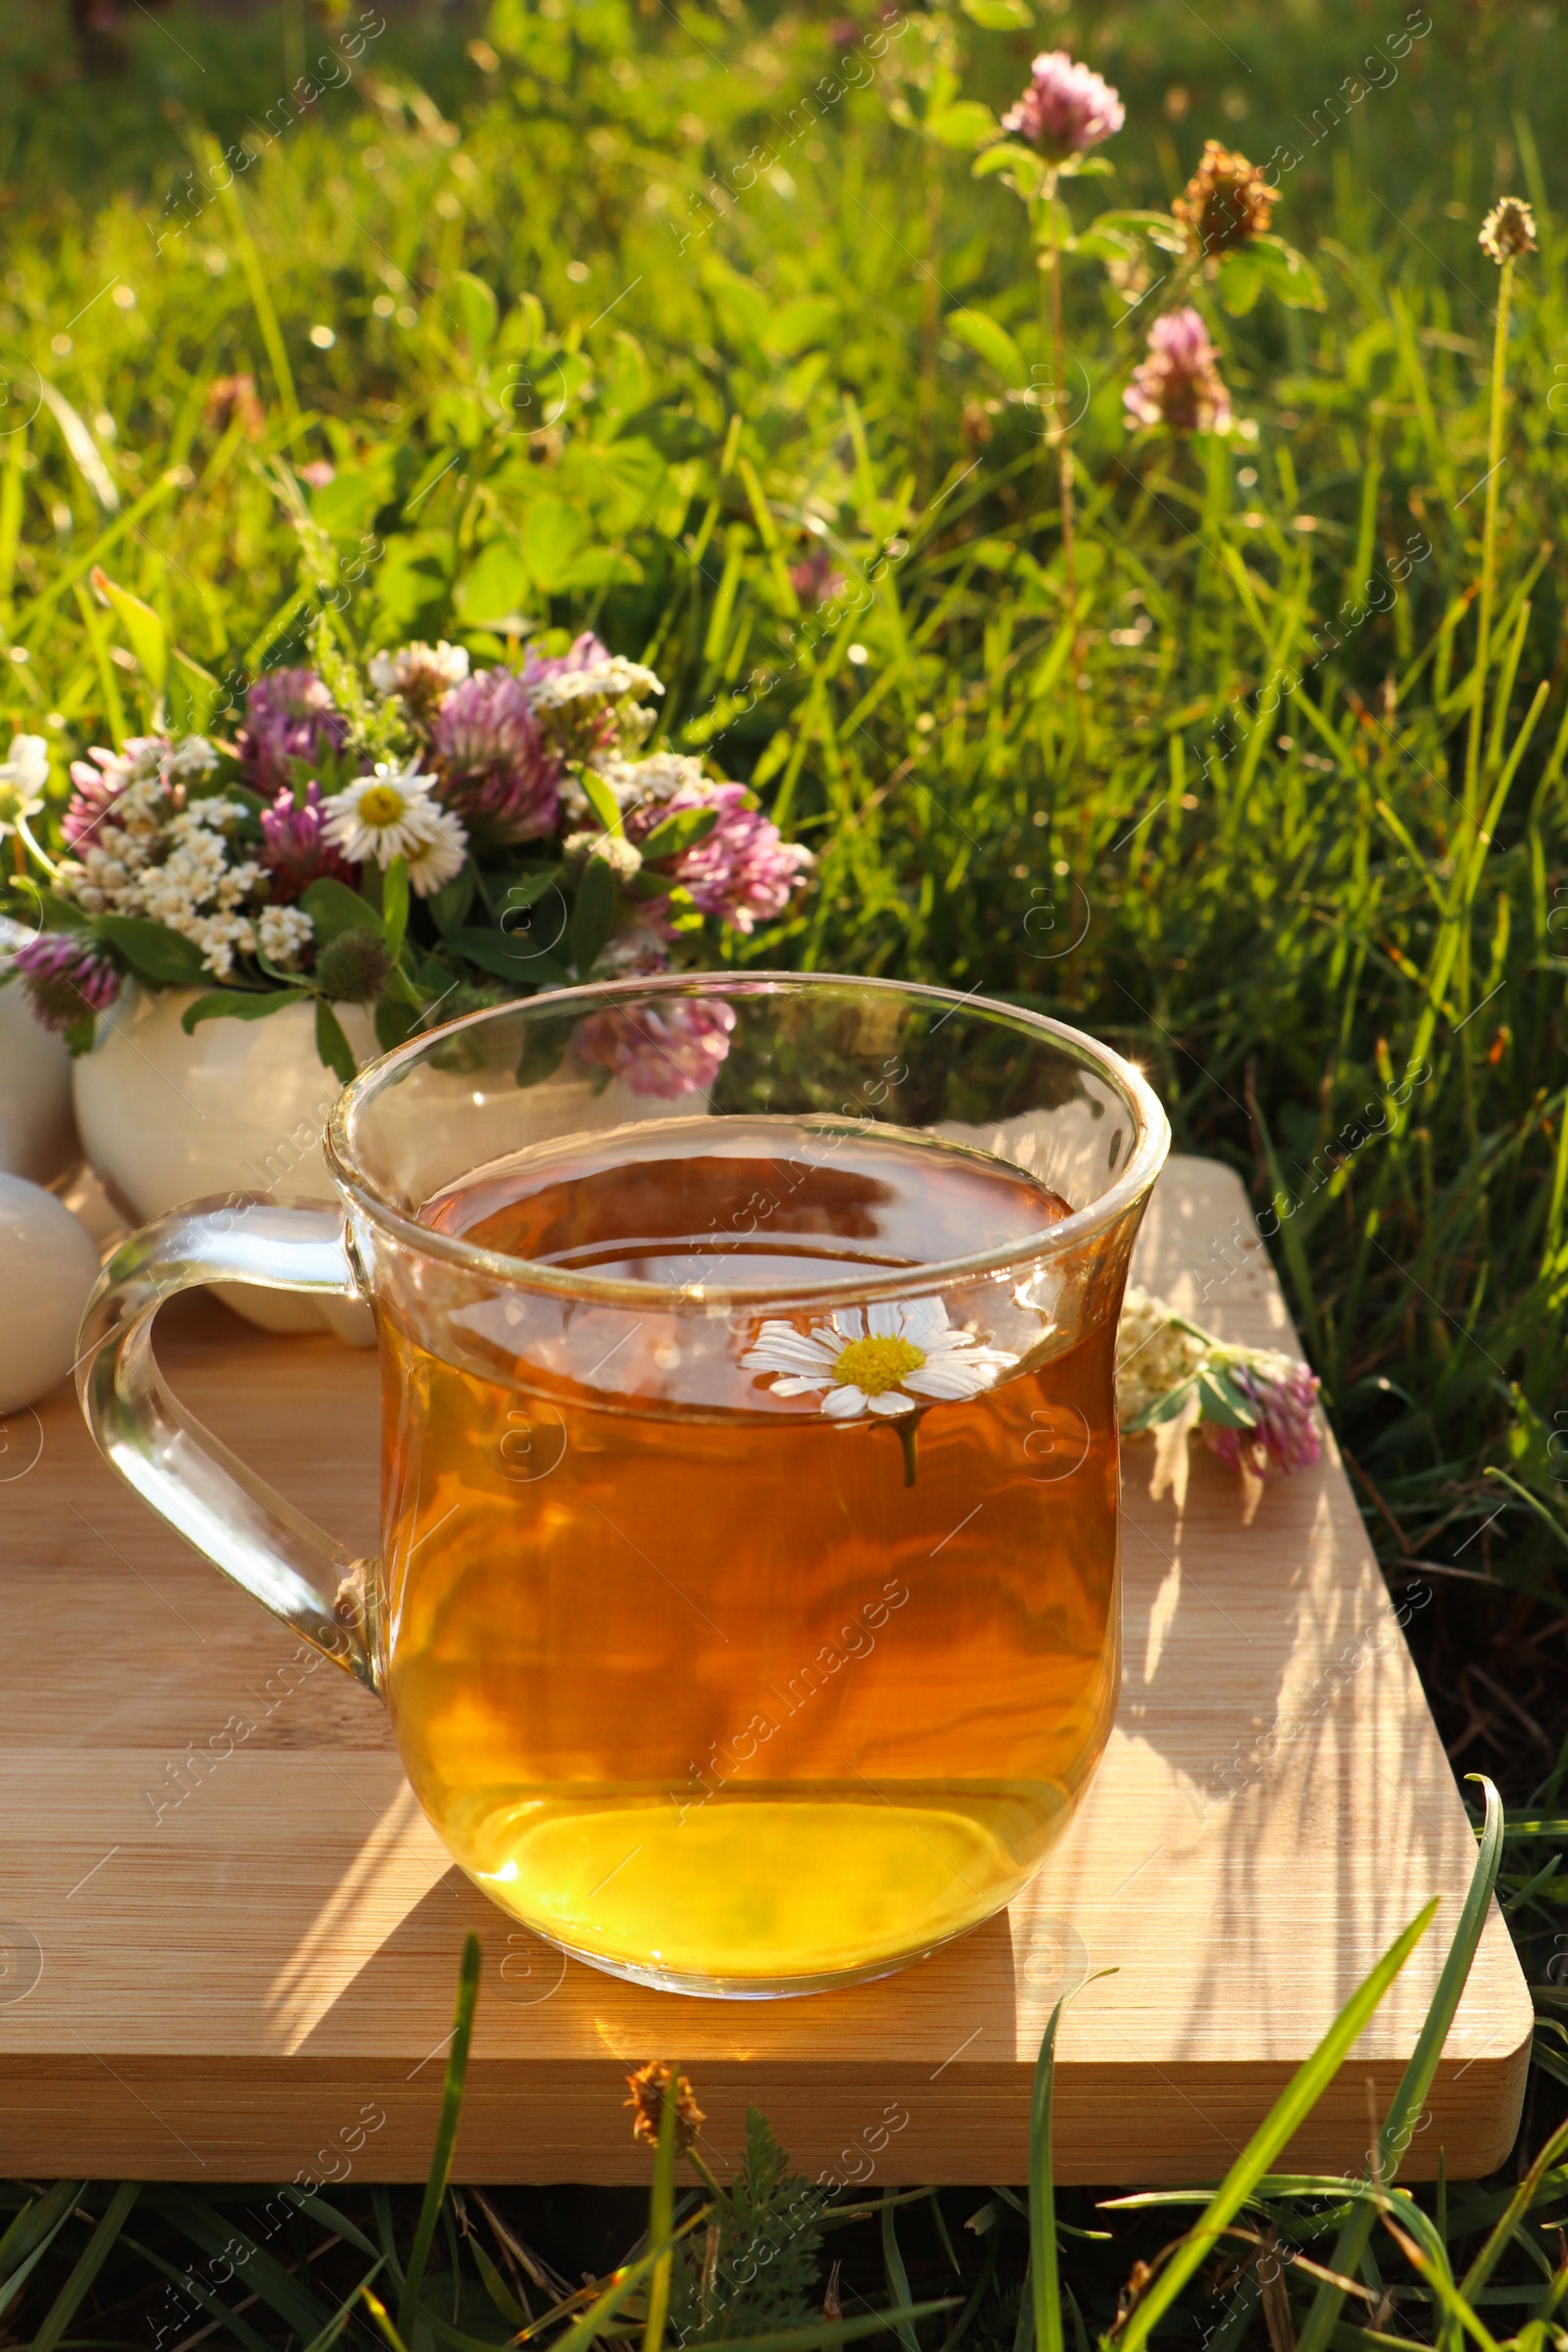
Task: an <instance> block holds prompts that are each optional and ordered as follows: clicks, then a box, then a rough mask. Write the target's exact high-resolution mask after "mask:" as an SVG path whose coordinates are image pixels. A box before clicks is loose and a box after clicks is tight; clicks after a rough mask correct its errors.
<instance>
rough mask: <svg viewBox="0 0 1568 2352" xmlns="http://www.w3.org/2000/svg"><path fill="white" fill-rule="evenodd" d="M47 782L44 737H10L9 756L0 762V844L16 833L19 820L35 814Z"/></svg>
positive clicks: (46, 756) (47, 755)
mask: <svg viewBox="0 0 1568 2352" xmlns="http://www.w3.org/2000/svg"><path fill="white" fill-rule="evenodd" d="M48 781H49V744H48V739H47V737H45V736H42V735H13V736H12V738H11V750H10V752H9V754H8V755H7V757H6V758H5V759H4V760H0V841H4V840H5V838H6V835H7V834H8V833H14V832H15V831H16V829H17V824H18V821H19V820H20V819H21V818H23V817H27V816H36V815H37V813H38V811H39V809H41V808H42V807H43V791H44V786H45V785H46V784H47V783H48Z"/></svg>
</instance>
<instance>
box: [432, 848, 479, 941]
mask: <svg viewBox="0 0 1568 2352" xmlns="http://www.w3.org/2000/svg"><path fill="white" fill-rule="evenodd" d="M473 887H474V885H473V867H472V866H471V865H467V864H465V866H464V867H463V869H462V871H461V872H460V873H456V874H454V875H453V877H452V879H451V881H450V882H443V883H442V885H441V888H440V889H439V890H433V891H432V892H431V893H430V896H429V897H428V898H427V899H426V900H425V902H424V903H425V905H426V907H429V909H430V915H431V919H432V921H433V922H434V924H435V927H436V929H437V930H438V931H439V932H441V933H442V934H443V935H445V934H446V933H447V932H449V931H455V930H456V929H457V928H458V925H459V924H460V923H462V922H465V921H466V919H467V913H468V908H469V907H471V906H472V905H473Z"/></svg>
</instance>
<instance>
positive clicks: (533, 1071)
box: [516, 1012, 577, 1086]
mask: <svg viewBox="0 0 1568 2352" xmlns="http://www.w3.org/2000/svg"><path fill="white" fill-rule="evenodd" d="M576 1027H577V1023H576V1019H575V1017H574V1016H573V1015H572V1014H571V1013H559V1012H558V1013H540V1014H539V1015H538V1016H537V1018H533V1019H529V1020H526V1021H524V1022H522V1023H521V1028H522V1051H521V1053H520V1054H518V1055H517V1069H516V1080H517V1084H518V1085H519V1086H541V1085H543V1083H544V1081H545V1080H546V1079H547V1078H553V1077H554V1076H555V1074H556V1072H557V1070H559V1069H560V1067H561V1065H562V1063H563V1062H564V1059H565V1057H566V1048H567V1047H568V1046H569V1045H570V1043H571V1041H572V1037H573V1035H574V1033H575V1031H576Z"/></svg>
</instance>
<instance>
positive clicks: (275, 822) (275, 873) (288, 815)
mask: <svg viewBox="0 0 1568 2352" xmlns="http://www.w3.org/2000/svg"><path fill="white" fill-rule="evenodd" d="M323 821H324V820H323V815H322V809H321V787H320V786H319V784H318V783H316V782H315V780H314V779H313V780H312V781H311V782H310V783H309V784H307V786H306V787H305V799H304V801H303V802H301V803H297V802H296V801H295V798H294V795H293V792H292V791H291V790H290V788H289V787H288V785H286V784H285V785H284V786H283V788H282V790H281V791H280V792H279V793H278V796H277V798H276V800H275V801H274V802H273V803H272V806H271V807H270V809H263V810H262V839H263V842H264V844H265V847H264V848H263V851H262V864H263V865H264V866H265V867H266V869H267V871H268V872H269V874H270V876H271V878H272V898H273V900H274V902H286V901H288V900H289V899H297V898H300V897H302V896H303V894H304V893H305V892H306V891H307V890H308V889H309V888H310V886H311V884H312V883H313V882H318V881H319V880H320V878H321V876H322V875H323V874H328V875H330V876H331V877H332V879H333V880H334V881H338V882H348V883H353V882H354V881H355V880H356V879H357V878H358V873H359V869H358V867H357V866H354V865H351V864H350V862H349V860H348V859H347V858H345V857H344V856H343V855H342V853H341V851H339V850H338V849H336V848H335V847H334V846H333V844H332V843H331V842H329V841H328V840H327V839H326V836H325V833H324V831H323V829H322V828H323Z"/></svg>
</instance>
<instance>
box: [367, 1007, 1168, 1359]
mask: <svg viewBox="0 0 1568 2352" xmlns="http://www.w3.org/2000/svg"><path fill="white" fill-rule="evenodd" d="M780 988H790V989H796V990H801V991H806V992H809V991H811V990H814V989H828V988H855V989H869V990H873V991H875V992H876V993H877V994H879V995H887V996H896V997H904V998H914V999H917V1000H919V1001H922V1002H924V1003H927V1004H933V1005H946V1006H947V1007H948V1008H949V1010H950V1011H956V1010H957V1009H958V1008H959V1007H960V1006H961V1007H962V1008H963V1009H965V1010H967V1011H973V1012H984V1013H990V1014H993V1015H1000V1016H1001V1018H1002V1019H1004V1020H1005V1021H1008V1022H1011V1023H1013V1024H1015V1025H1017V1026H1020V1027H1022V1028H1025V1029H1032V1030H1034V1031H1036V1032H1037V1033H1038V1034H1039V1035H1041V1036H1042V1037H1046V1038H1049V1039H1051V1040H1052V1042H1053V1043H1054V1044H1059V1045H1063V1046H1065V1047H1067V1048H1068V1049H1069V1050H1070V1051H1071V1052H1072V1054H1075V1055H1078V1056H1081V1057H1082V1058H1084V1059H1086V1060H1088V1061H1089V1062H1091V1063H1092V1064H1094V1065H1095V1066H1096V1067H1097V1068H1099V1069H1100V1070H1101V1071H1102V1072H1103V1074H1104V1075H1105V1076H1106V1077H1107V1078H1108V1079H1109V1080H1110V1081H1111V1083H1112V1084H1113V1085H1115V1086H1117V1087H1119V1088H1120V1090H1121V1092H1122V1094H1123V1096H1124V1098H1125V1100H1126V1101H1127V1103H1128V1105H1129V1107H1130V1109H1131V1110H1132V1112H1133V1115H1134V1117H1135V1118H1136V1120H1137V1122H1138V1127H1139V1134H1138V1140H1137V1142H1136V1144H1135V1146H1134V1148H1133V1151H1132V1153H1131V1155H1130V1157H1129V1158H1128V1161H1127V1164H1126V1166H1125V1167H1124V1168H1123V1169H1122V1170H1121V1172H1120V1174H1119V1175H1118V1176H1117V1177H1116V1179H1115V1181H1114V1183H1112V1184H1111V1185H1110V1186H1109V1187H1108V1188H1107V1189H1106V1191H1104V1192H1103V1193H1101V1194H1100V1195H1099V1196H1098V1197H1097V1198H1096V1199H1095V1200H1094V1201H1091V1202H1090V1203H1089V1204H1088V1206H1087V1207H1084V1208H1078V1209H1073V1210H1072V1211H1071V1212H1070V1213H1069V1214H1068V1215H1067V1216H1065V1217H1063V1218H1062V1219H1061V1220H1060V1222H1059V1223H1057V1224H1055V1225H1048V1226H1043V1227H1042V1228H1041V1229H1040V1230H1039V1231H1038V1232H1037V1233H1035V1234H1031V1235H1027V1236H1025V1237H1024V1238H1023V1239H1022V1240H1015V1241H1012V1242H1009V1243H1007V1244H1006V1245H1005V1247H1004V1248H1002V1249H998V1250H980V1251H977V1252H975V1253H974V1254H973V1255H971V1256H968V1257H951V1258H942V1259H934V1260H933V1261H932V1262H931V1264H929V1265H922V1266H904V1267H900V1268H898V1269H890V1270H889V1271H888V1272H886V1273H882V1274H878V1275H875V1276H869V1275H868V1276H867V1278H866V1279H865V1280H864V1281H859V1280H850V1281H844V1282H833V1283H818V1284H814V1285H810V1286H808V1287H807V1288H805V1289H802V1288H801V1287H799V1286H794V1287H792V1286H791V1285H789V1284H787V1283H784V1282H781V1281H778V1280H774V1281H772V1282H767V1283H692V1284H678V1283H645V1282H625V1281H620V1280H617V1279H616V1278H615V1277H613V1276H611V1275H604V1274H593V1273H585V1272H579V1271H577V1270H575V1269H573V1268H564V1267H559V1266H547V1265H542V1264H540V1263H539V1262H538V1261H537V1260H536V1259H532V1258H524V1257H510V1256H508V1255H506V1254H505V1253H504V1252H503V1251H501V1250H482V1249H479V1248H476V1247H475V1245H474V1244H473V1243H471V1242H469V1241H466V1240H465V1239H464V1238H463V1237H462V1236H461V1235H459V1234H448V1233H442V1232H441V1231H440V1230H439V1229H438V1228H437V1227H435V1226H433V1225H425V1224H422V1223H421V1222H420V1221H419V1219H418V1218H417V1217H413V1216H410V1215H409V1214H408V1212H407V1211H406V1210H405V1209H402V1208H399V1207H398V1206H396V1205H395V1204H394V1203H393V1202H392V1201H388V1200H387V1199H386V1198H385V1197H384V1196H383V1195H382V1194H381V1193H380V1192H378V1191H377V1190H376V1188H375V1186H374V1185H373V1184H372V1183H371V1182H370V1180H369V1179H368V1177H367V1176H366V1175H365V1174H364V1173H363V1171H362V1170H361V1169H360V1168H359V1166H358V1165H357V1163H356V1161H355V1159H354V1155H353V1146H352V1140H351V1133H350V1131H351V1128H352V1125H353V1121H354V1118H355V1116H356V1114H357V1112H358V1111H359V1109H360V1108H361V1106H362V1104H363V1103H365V1102H366V1101H367V1100H368V1097H369V1096H370V1095H371V1094H373V1093H374V1092H375V1091H376V1089H377V1088H378V1087H379V1086H381V1085H383V1084H384V1083H386V1081H387V1079H388V1077H389V1075H390V1073H391V1072H393V1071H395V1070H396V1069H397V1068H398V1067H399V1066H400V1065H405V1064H411V1063H413V1062H416V1061H417V1060H418V1059H419V1058H420V1057H421V1055H423V1054H426V1053H428V1051H429V1049H430V1047H431V1045H432V1043H433V1042H434V1041H435V1040H436V1039H438V1038H448V1037H451V1036H453V1035H455V1034H456V1033H457V1032H458V1031H460V1030H464V1029H474V1028H478V1027H481V1026H482V1025H483V1024H484V1023H485V1022H487V1021H494V1020H500V1019H504V1018H507V1017H510V1016H515V1014H517V1013H518V1012H526V1013H529V1014H532V1013H535V1012H545V1011H549V1010H552V1009H555V1010H560V1009H561V1008H562V1007H568V1008H570V1007H574V1006H575V1005H578V1004H581V1003H583V1002H584V1001H585V1000H586V999H589V998H592V999H593V1000H594V1003H595V1005H596V1006H604V1005H607V1004H608V1005H613V1004H615V1003H617V1002H619V1001H621V1000H623V999H626V998H647V997H650V996H680V995H690V994H693V993H697V994H702V995H709V996H716V995H729V996H740V995H744V996H766V995H772V994H773V993H775V992H776V991H777V990H778V989H780ZM871 1124H872V1125H873V1126H878V1125H881V1124H883V1122H882V1121H880V1120H873V1121H872V1122H871ZM323 1141H324V1149H325V1154H326V1164H327V1168H328V1170H329V1172H330V1174H331V1177H332V1180H333V1182H334V1184H335V1185H336V1186H337V1188H338V1191H339V1192H340V1193H341V1194H342V1195H343V1197H344V1199H345V1200H346V1201H350V1202H351V1203H352V1204H353V1205H354V1206H356V1207H357V1208H359V1209H360V1210H361V1211H362V1212H363V1214H365V1215H366V1216H368V1218H369V1219H370V1220H371V1222H372V1223H374V1224H376V1225H379V1226H380V1227H382V1228H383V1229H384V1230H386V1231H388V1232H390V1233H392V1234H393V1235H395V1236H396V1238H397V1239H398V1240H399V1241H401V1242H403V1243H405V1244H406V1245H407V1246H409V1247H410V1248H412V1249H415V1250H418V1251H419V1252H420V1254H421V1255H423V1256H426V1257H433V1258H437V1259H441V1260H444V1261H445V1262H447V1263H448V1264H452V1265H460V1266H462V1267H464V1268H466V1270H467V1271H468V1272H470V1273H479V1274H483V1275H485V1276H486V1277H488V1278H489V1279H490V1280H491V1281H492V1282H496V1283H500V1284H505V1285H510V1286H511V1287H512V1288H514V1289H519V1290H531V1291H544V1292H547V1293H550V1294H552V1295H554V1296H556V1297H558V1298H571V1299H579V1300H583V1301H586V1302H591V1303H593V1304H595V1305H600V1306H624V1307H635V1308H640V1309H641V1310H642V1312H643V1313H645V1314H646V1313H648V1312H650V1311H662V1312H669V1311H679V1310H681V1309H684V1310H686V1311H688V1312H693V1311H695V1312H701V1313H711V1312H713V1311H715V1310H719V1311H722V1310H724V1309H730V1308H742V1307H744V1308H759V1307H766V1306H789V1305H800V1306H809V1307H810V1308H811V1310H812V1311H817V1312H821V1311H828V1310H831V1311H833V1312H837V1311H839V1310H840V1309H842V1308H844V1307H847V1306H862V1305H871V1304H877V1303H881V1302H884V1301H888V1300H893V1299H907V1298H909V1297H910V1295H911V1294H913V1293H918V1294H920V1295H924V1294H925V1293H927V1292H930V1291H939V1290H951V1289H955V1288H957V1287H960V1286H962V1285H964V1284H966V1283H972V1282H976V1281H983V1280H985V1279H986V1277H988V1276H992V1275H998V1274H1005V1273H1007V1272H1010V1271H1012V1270H1014V1269H1017V1268H1021V1267H1023V1266H1033V1267H1038V1266H1040V1265H1041V1264H1043V1263H1046V1262H1049V1261H1050V1260H1051V1259H1054V1258H1060V1257H1065V1256H1066V1255H1067V1254H1068V1253H1069V1252H1071V1251H1072V1250H1078V1249H1081V1248H1082V1247H1083V1245H1084V1244H1085V1243H1087V1242H1091V1241H1094V1240H1095V1239H1097V1238H1098V1237H1099V1235H1100V1234H1102V1233H1103V1232H1104V1231H1105V1230H1106V1229H1107V1228H1108V1227H1109V1226H1111V1225H1114V1224H1115V1223H1116V1221H1117V1219H1118V1218H1119V1217H1121V1216H1122V1215H1123V1214H1124V1213H1125V1211H1126V1210H1127V1209H1128V1208H1129V1207H1130V1206H1131V1205H1132V1204H1133V1203H1134V1201H1137V1200H1138V1199H1139V1198H1140V1197H1141V1196H1143V1195H1146V1194H1147V1193H1148V1192H1149V1191H1150V1189H1151V1188H1152V1185H1153V1182H1154V1179H1155V1177H1156V1176H1157V1175H1158V1174H1159V1171H1160V1169H1161V1168H1162V1167H1163V1166H1164V1164H1165V1160H1166V1157H1167V1155H1168V1153H1169V1151H1170V1141H1171V1136H1170V1122H1169V1120H1168V1119H1167V1117H1166V1115H1165V1110H1164V1106H1163V1105H1162V1103H1160V1100H1159V1097H1158V1096H1157V1095H1156V1094H1155V1093H1154V1090H1153V1088H1152V1086H1151V1085H1150V1083H1149V1081H1148V1079H1147V1078H1146V1077H1145V1076H1144V1074H1143V1072H1142V1070H1140V1069H1139V1067H1138V1065H1137V1063H1136V1062H1131V1061H1128V1060H1127V1059H1126V1058H1125V1057H1124V1056H1123V1055H1122V1054H1117V1053H1116V1052H1115V1051H1114V1050H1113V1049H1112V1048H1111V1047H1109V1046H1105V1045H1102V1043H1101V1042H1100V1040H1099V1039H1098V1038H1094V1037H1091V1036H1090V1035H1089V1033H1088V1032H1087V1030H1083V1029H1075V1028H1073V1027H1072V1026H1071V1024H1070V1023H1069V1022H1066V1021H1058V1020H1055V1019H1054V1018H1053V1017H1052V1016H1051V1014H1049V1013H1043V1012H1035V1011H1033V1010H1031V1009H1029V1008H1028V1007H1026V1006H1023V1005H1007V1004H1005V1003H1003V1002H1002V1000H1001V999H1000V998H997V997H983V996H978V995H974V996H971V995H967V994H961V993H959V992H958V991H957V990H955V989H949V988H937V987H934V986H932V985H931V984H930V983H928V982H925V981H918V980H886V979H873V978H871V977H869V976H867V975H862V974H860V973H857V972H781V971H745V972H735V973H731V972H724V971H711V970H710V971H689V972H664V973H658V974H654V975H651V976H648V977H645V978H642V979H630V980H612V981H604V982H594V981H586V982H582V983H580V984H578V985H577V986H574V987H571V988H557V989H549V990H545V991H542V992H541V993H540V994H539V995H538V996H535V997H521V998H514V999H509V1000H508V1001H507V1002H506V1003H504V1004H501V1005H485V1006H484V1007H483V1008H482V1009H481V1010H480V1011H478V1012H472V1013H466V1014H465V1015H464V1016H463V1017H462V1018H461V1019H458V1020H455V1021H444V1022H442V1023H441V1024H440V1025H439V1026H438V1027H437V1028H435V1029H427V1030H425V1031H423V1032H422V1033H421V1034H420V1035H419V1036H417V1037H414V1038H410V1039H409V1040H408V1041H407V1042H406V1043H405V1044H403V1045H401V1046H395V1047H393V1049H392V1051H391V1052H390V1053H388V1054H380V1055H378V1056H377V1058H376V1059H375V1060H374V1061H372V1062H370V1063H369V1064H368V1067H367V1068H365V1069H364V1070H362V1071H361V1072H360V1073H359V1075H358V1076H357V1077H356V1078H353V1079H351V1080H350V1082H349V1084H348V1085H347V1086H346V1087H344V1089H343V1091H342V1093H341V1094H340V1095H339V1096H338V1099H337V1102H336V1103H335V1104H334V1105H333V1108H332V1112H331V1115H330V1117H329V1119H328V1121H327V1124H326V1130H325V1135H324V1139H323Z"/></svg>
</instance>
